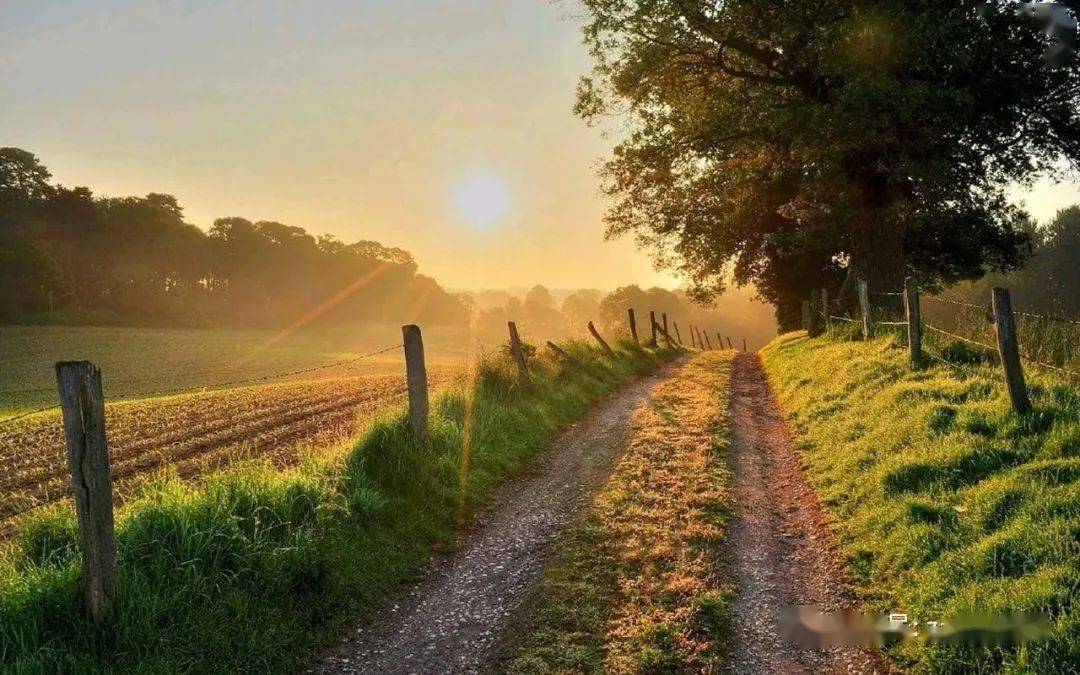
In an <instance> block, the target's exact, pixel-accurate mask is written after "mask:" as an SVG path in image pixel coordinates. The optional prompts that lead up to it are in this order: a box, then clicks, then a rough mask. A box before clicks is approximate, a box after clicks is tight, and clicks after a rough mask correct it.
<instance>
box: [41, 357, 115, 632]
mask: <svg viewBox="0 0 1080 675" xmlns="http://www.w3.org/2000/svg"><path fill="white" fill-rule="evenodd" d="M56 385H57V389H58V390H59V393H60V408H61V409H62V411H63V416H64V436H65V439H66V440H67V458H68V470H69V471H70V472H71V491H72V493H74V496H75V513H76V515H77V518H78V522H79V544H80V546H81V548H82V555H83V585H84V588H85V591H86V605H87V607H88V608H89V610H90V617H91V618H92V619H93V621H94V623H96V624H99V625H100V624H103V623H105V622H106V621H108V619H109V616H110V614H111V613H112V606H113V599H114V598H115V596H116V533H115V531H114V529H113V497H112V473H111V471H110V469H109V448H108V445H107V443H106V441H105V397H104V395H103V394H102V390H101V371H100V370H99V369H98V367H97V366H95V365H94V364H92V363H90V362H89V361H61V362H60V363H57V364H56Z"/></svg>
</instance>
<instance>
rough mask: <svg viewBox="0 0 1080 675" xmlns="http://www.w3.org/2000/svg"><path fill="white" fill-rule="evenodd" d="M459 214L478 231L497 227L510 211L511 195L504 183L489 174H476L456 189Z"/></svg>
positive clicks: (455, 195)
mask: <svg viewBox="0 0 1080 675" xmlns="http://www.w3.org/2000/svg"><path fill="white" fill-rule="evenodd" d="M454 203H455V204H456V206H457V209H458V212H459V213H460V214H461V215H462V216H463V217H464V218H465V219H466V220H467V221H469V223H470V224H472V226H473V227H475V228H476V229H477V230H481V231H487V230H490V229H491V228H492V227H494V226H495V224H496V223H498V222H499V221H500V220H501V219H502V218H503V217H504V216H505V215H506V212H507V211H508V210H509V209H510V194H509V193H508V192H507V190H506V186H504V185H503V183H502V181H500V180H498V179H497V178H495V177H493V176H490V175H488V174H474V175H472V176H469V177H468V178H466V179H464V180H462V181H461V182H460V183H458V184H457V186H456V187H455V188H454Z"/></svg>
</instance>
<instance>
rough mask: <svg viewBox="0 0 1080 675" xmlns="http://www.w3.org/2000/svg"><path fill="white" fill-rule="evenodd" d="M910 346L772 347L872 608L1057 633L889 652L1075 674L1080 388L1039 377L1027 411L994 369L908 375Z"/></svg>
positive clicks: (821, 488) (816, 480)
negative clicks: (1019, 624) (1047, 623)
mask: <svg viewBox="0 0 1080 675" xmlns="http://www.w3.org/2000/svg"><path fill="white" fill-rule="evenodd" d="M902 347H903V345H902V344H900V343H899V342H898V341H897V340H896V339H895V338H892V337H884V338H881V339H877V340H873V341H871V342H851V341H848V340H846V339H843V337H842V336H840V335H835V334H826V335H825V336H824V337H821V338H817V339H813V340H809V339H807V338H806V337H805V334H789V335H787V336H781V337H780V338H778V339H777V340H775V341H774V342H773V343H772V344H771V345H769V346H768V347H766V348H765V349H764V350H763V359H764V362H765V366H766V370H767V371H768V373H769V377H770V380H771V381H772V383H773V386H774V387H775V388H776V391H777V395H778V397H779V399H780V403H781V405H782V407H783V408H784V410H785V411H786V413H787V414H788V418H789V420H790V422H791V423H792V425H793V427H794V430H795V432H796V436H797V439H798V443H799V446H800V449H801V452H802V458H803V461H804V463H805V467H806V469H807V475H808V478H809V480H810V482H811V484H812V485H813V486H814V488H815V489H816V490H817V491H818V493H819V495H821V497H822V499H823V500H824V502H825V503H826V504H827V505H828V507H829V509H830V510H831V511H832V514H833V515H834V516H835V529H836V531H837V533H838V535H839V537H840V540H841V543H842V544H843V546H844V548H845V550H846V553H847V555H848V558H849V563H850V566H851V568H852V570H853V572H854V573H855V575H856V578H857V581H858V582H859V586H860V588H861V590H862V592H863V594H864V599H865V602H866V605H867V606H868V608H869V609H872V610H875V611H902V612H907V613H909V614H910V615H911V616H912V618H913V619H915V620H918V621H920V622H922V623H925V622H927V621H931V620H941V619H946V620H948V619H949V618H951V617H954V616H957V615H960V614H964V613H986V614H999V613H1007V612H1012V611H1035V612H1045V613H1046V614H1048V615H1049V616H1050V617H1051V620H1052V628H1051V631H1050V634H1049V635H1048V636H1047V637H1046V638H1045V639H1043V640H1040V641H1037V642H1031V643H1027V644H1026V645H1023V646H1020V647H1004V646H997V647H983V646H967V647H935V648H929V647H918V646H916V645H906V646H902V647H899V648H896V649H894V650H893V656H894V658H896V659H897V661H898V662H899V663H900V664H901V665H904V666H908V667H911V668H912V669H914V670H919V671H931V672H954V673H961V672H963V673H971V672H985V673H989V672H1022V673H1051V672H1054V673H1056V672H1077V670H1076V669H1077V668H1078V666H1077V664H1080V617H1078V615H1077V613H1076V611H1075V607H1074V605H1075V598H1076V592H1077V589H1080V390H1078V389H1077V387H1076V386H1070V385H1069V384H1067V383H1065V382H1061V381H1056V382H1055V381H1053V380H1049V379H1042V378H1040V377H1033V378H1032V381H1031V387H1030V391H1031V394H1032V400H1033V403H1034V410H1033V412H1031V413H1030V414H1027V415H1024V416H1018V415H1016V414H1015V413H1014V412H1012V410H1011V409H1010V406H1009V400H1008V397H1007V394H1006V390H1005V386H1004V383H1003V382H1002V378H1001V374H1000V371H999V370H998V369H997V368H996V367H993V368H992V367H978V368H976V367H972V368H971V369H968V370H963V371H961V370H956V369H951V368H948V367H945V366H933V367H928V368H926V369H924V370H921V371H917V372H912V371H911V369H910V368H909V367H908V364H907V351H906V348H902ZM1032 375H1035V374H1033V373H1029V376H1032Z"/></svg>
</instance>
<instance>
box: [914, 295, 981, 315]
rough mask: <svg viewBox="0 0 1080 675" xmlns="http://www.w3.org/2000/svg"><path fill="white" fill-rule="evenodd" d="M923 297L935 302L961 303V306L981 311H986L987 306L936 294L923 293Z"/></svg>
mask: <svg viewBox="0 0 1080 675" xmlns="http://www.w3.org/2000/svg"><path fill="white" fill-rule="evenodd" d="M921 299H922V300H933V301H935V302H944V303H946V304H949V305H959V306H961V307H967V308H969V309H977V310H979V311H981V312H983V311H986V307H985V306H983V305H976V304H974V303H971V302H964V301H962V300H950V299H949V298H939V297H937V296H934V295H923V296H921Z"/></svg>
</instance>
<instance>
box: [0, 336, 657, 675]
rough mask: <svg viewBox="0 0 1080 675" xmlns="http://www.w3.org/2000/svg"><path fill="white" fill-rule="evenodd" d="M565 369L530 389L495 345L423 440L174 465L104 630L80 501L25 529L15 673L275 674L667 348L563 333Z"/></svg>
mask: <svg viewBox="0 0 1080 675" xmlns="http://www.w3.org/2000/svg"><path fill="white" fill-rule="evenodd" d="M568 351H569V352H570V354H571V357H572V358H573V360H574V363H573V364H571V365H569V366H564V365H560V364H557V363H555V362H553V361H551V360H548V359H546V358H540V359H537V360H536V361H535V362H534V363H533V372H534V379H533V383H532V385H531V386H528V387H524V386H522V385H521V384H520V383H519V382H518V379H517V376H516V373H515V372H514V371H513V370H512V366H511V365H510V364H509V363H508V362H507V361H506V360H505V359H502V358H488V359H485V360H483V361H482V362H481V363H479V364H478V365H477V367H476V368H475V376H474V377H473V378H472V380H471V381H470V382H469V383H468V384H465V385H461V386H458V387H456V388H453V389H451V390H449V391H446V392H444V393H442V394H440V395H439V396H437V397H436V398H435V399H434V401H433V404H432V415H431V431H430V439H429V443H427V444H425V445H420V444H418V443H416V442H415V441H414V440H413V438H412V436H411V434H410V433H409V432H408V431H407V428H406V425H405V423H404V414H403V413H398V414H395V415H392V416H388V417H385V418H383V419H380V420H377V421H375V422H374V423H372V424H371V426H370V428H368V430H367V431H366V432H365V433H364V434H363V436H362V437H361V438H360V440H359V441H358V442H357V443H356V444H355V446H354V447H352V448H350V449H349V450H348V452H345V453H341V454H339V455H337V456H335V457H330V458H327V457H323V458H321V459H313V460H310V461H308V462H307V463H305V464H304V465H302V466H301V467H299V468H297V469H294V470H290V471H284V472H282V471H277V470H274V469H273V468H271V467H268V466H266V465H261V464H257V463H252V464H247V465H245V466H242V467H237V468H234V469H231V470H229V471H226V472H223V473H220V474H217V475H214V476H211V477H210V478H209V479H208V480H207V481H206V482H205V484H203V485H201V486H199V487H193V486H191V485H188V484H185V483H183V482H182V481H180V480H178V479H177V478H176V477H175V476H168V475H164V476H162V477H160V478H159V479H158V480H156V481H154V482H152V483H150V484H149V485H147V486H146V487H144V488H143V490H142V493H141V495H140V496H138V497H137V498H135V499H134V500H132V501H131V502H129V503H128V504H127V505H126V506H125V507H124V509H123V511H122V512H121V514H120V518H119V522H118V529H117V538H118V559H119V574H118V596H117V600H116V607H115V612H114V616H113V618H112V621H111V623H110V625H109V626H108V627H106V628H104V629H98V628H94V627H93V626H92V625H91V624H90V623H89V620H88V619H87V616H86V612H85V609H84V607H83V602H82V597H81V593H80V591H79V577H80V564H79V559H78V554H77V543H76V542H77V532H76V528H75V525H74V516H73V514H72V513H71V512H70V510H69V509H66V508H62V507H55V508H52V509H50V510H48V511H46V512H45V513H43V514H42V515H40V516H39V517H38V518H36V519H35V520H33V521H31V522H29V523H28V524H26V525H25V526H24V528H23V529H22V532H21V533H20V536H19V538H18V540H17V542H16V544H15V545H12V546H9V547H8V548H7V549H6V550H4V551H3V553H2V554H0V670H3V671H4V672H73V671H75V672H101V671H116V670H120V671H131V672H176V671H200V672H202V671H224V672H234V671H282V670H289V669H290V668H293V667H295V666H296V665H297V664H298V663H299V662H300V659H302V658H303V657H304V655H305V654H308V653H310V652H311V650H313V649H317V648H318V647H319V646H320V645H323V644H326V643H327V642H328V641H329V640H331V639H332V638H333V637H334V636H336V635H338V634H339V633H340V631H341V630H342V629H343V628H344V624H345V623H346V622H349V621H355V620H356V617H357V616H373V615H374V614H375V613H376V612H377V610H378V608H379V607H380V606H381V605H382V603H383V602H385V601H386V599H387V598H388V597H390V596H391V595H392V594H393V593H394V591H395V590H396V589H398V588H400V587H401V585H402V584H403V583H405V582H407V581H409V580H410V579H413V578H415V577H416V576H417V575H418V574H420V573H422V571H423V569H424V567H425V564H426V562H427V560H428V559H429V557H430V555H431V553H432V550H433V548H446V547H448V546H452V543H453V537H454V533H455V530H456V528H457V526H458V525H459V523H460V519H461V517H463V516H467V514H468V513H469V512H470V511H471V510H472V509H474V508H475V507H476V506H477V505H478V504H481V503H482V502H483V501H484V499H485V498H486V497H487V496H488V495H489V494H490V493H491V491H492V490H493V489H494V487H495V486H496V485H497V484H498V483H499V481H500V480H502V479H503V478H505V477H506V476H507V475H508V474H510V473H511V472H513V471H514V470H515V469H517V468H518V467H520V466H521V465H522V464H524V463H525V462H527V461H528V460H529V458H530V457H532V456H533V455H534V454H535V453H536V452H537V451H538V450H540V449H541V448H542V447H543V446H544V444H545V442H546V441H547V440H548V439H549V438H550V437H551V434H552V433H553V432H554V431H555V430H556V429H557V428H558V427H559V426H561V425H563V424H566V423H567V422H569V421H572V420H574V419H576V418H579V417H580V416H581V415H583V414H584V413H585V411H586V409H587V407H588V405H589V404H590V403H592V402H594V401H596V400H597V399H598V398H599V397H601V396H603V395H604V394H605V393H606V392H608V391H610V390H612V389H613V388H615V387H617V386H618V385H620V384H622V383H624V382H626V381H628V380H630V379H631V378H633V377H634V376H636V375H639V374H641V373H644V372H646V371H648V370H650V369H651V368H653V367H655V366H656V365H657V364H658V363H659V362H660V361H662V360H665V359H669V358H672V357H673V356H674V353H673V352H667V351H659V352H652V351H646V350H642V349H639V348H636V347H633V346H631V345H623V348H622V349H621V350H620V351H619V352H618V355H617V356H616V357H615V358H614V359H605V358H601V357H600V356H598V355H597V354H596V353H595V352H594V351H593V350H591V349H589V348H588V347H587V346H586V345H583V344H573V345H570V346H569V348H568Z"/></svg>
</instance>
